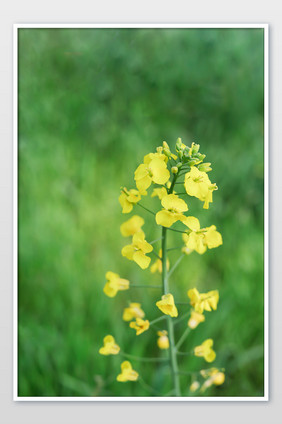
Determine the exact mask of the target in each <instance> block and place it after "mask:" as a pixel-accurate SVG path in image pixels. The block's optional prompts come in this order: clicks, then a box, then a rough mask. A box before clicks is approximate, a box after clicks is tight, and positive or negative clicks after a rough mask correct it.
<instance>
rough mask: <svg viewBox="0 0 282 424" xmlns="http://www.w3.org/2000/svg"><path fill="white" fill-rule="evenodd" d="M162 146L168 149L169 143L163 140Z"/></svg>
mask: <svg viewBox="0 0 282 424" xmlns="http://www.w3.org/2000/svg"><path fill="white" fill-rule="evenodd" d="M163 148H164V149H168V150H169V145H168V144H167V142H166V141H163Z"/></svg>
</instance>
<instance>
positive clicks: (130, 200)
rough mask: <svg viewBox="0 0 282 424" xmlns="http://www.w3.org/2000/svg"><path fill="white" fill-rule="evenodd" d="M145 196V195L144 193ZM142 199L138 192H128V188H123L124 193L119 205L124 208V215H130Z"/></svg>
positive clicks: (120, 197)
mask: <svg viewBox="0 0 282 424" xmlns="http://www.w3.org/2000/svg"><path fill="white" fill-rule="evenodd" d="M144 194H145V193H144ZM140 199H141V194H140V193H139V191H138V190H135V189H134V188H132V189H131V190H127V188H125V187H124V188H123V189H122V192H121V194H120V196H119V198H118V200H119V203H120V205H121V207H122V213H129V212H131V211H132V208H133V205H134V204H135V203H137V202H139V200H140Z"/></svg>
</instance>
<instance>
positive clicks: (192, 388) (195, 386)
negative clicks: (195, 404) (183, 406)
mask: <svg viewBox="0 0 282 424" xmlns="http://www.w3.org/2000/svg"><path fill="white" fill-rule="evenodd" d="M199 387H200V383H199V382H198V381H193V383H192V384H191V386H190V391H191V392H196V391H197V390H198V389H199Z"/></svg>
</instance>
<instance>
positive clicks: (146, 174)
mask: <svg viewBox="0 0 282 424" xmlns="http://www.w3.org/2000/svg"><path fill="white" fill-rule="evenodd" d="M151 155H158V153H152V154H151ZM147 156H148V158H146V156H145V158H146V159H145V158H144V160H146V163H142V164H141V165H139V166H138V168H137V169H136V171H135V173H134V179H135V181H136V187H137V188H138V190H139V191H140V193H141V194H143V193H144V192H145V191H146V189H147V188H148V187H150V185H151V183H152V182H153V183H156V184H161V185H163V184H165V183H166V182H167V181H168V179H169V177H170V173H169V170H168V169H167V166H166V163H165V161H164V160H162V159H160V158H159V157H154V158H153V159H152V160H151V159H150V157H149V155H147ZM163 156H165V155H163Z"/></svg>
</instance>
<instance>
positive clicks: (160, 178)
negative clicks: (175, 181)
mask: <svg viewBox="0 0 282 424" xmlns="http://www.w3.org/2000/svg"><path fill="white" fill-rule="evenodd" d="M148 166H149V169H150V171H151V173H152V180H153V181H154V183H156V184H165V183H166V182H167V181H168V180H169V177H170V173H169V170H168V169H167V167H166V163H165V162H164V161H163V160H161V159H158V158H156V159H153V160H152V161H151V162H150V163H149V165H148Z"/></svg>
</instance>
